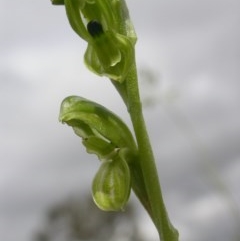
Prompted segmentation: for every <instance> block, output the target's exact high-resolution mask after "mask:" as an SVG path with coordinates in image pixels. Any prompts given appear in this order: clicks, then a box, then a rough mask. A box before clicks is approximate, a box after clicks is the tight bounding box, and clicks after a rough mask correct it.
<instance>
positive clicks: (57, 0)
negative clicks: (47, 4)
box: [51, 0, 64, 5]
mask: <svg viewBox="0 0 240 241" xmlns="http://www.w3.org/2000/svg"><path fill="white" fill-rule="evenodd" d="M51 1H52V4H53V5H64V0H51Z"/></svg>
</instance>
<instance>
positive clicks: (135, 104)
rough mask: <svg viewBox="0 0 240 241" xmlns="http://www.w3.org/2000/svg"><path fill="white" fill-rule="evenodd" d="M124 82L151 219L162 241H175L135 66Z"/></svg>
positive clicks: (176, 232)
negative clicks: (143, 109) (147, 127)
mask: <svg viewBox="0 0 240 241" xmlns="http://www.w3.org/2000/svg"><path fill="white" fill-rule="evenodd" d="M125 81H126V82H125V83H126V90H127V96H128V106H127V108H128V112H129V114H130V117H131V120H132V124H133V128H134V132H135V136H136V140H137V144H138V149H139V161H140V167H141V169H142V173H143V179H144V183H145V187H146V191H147V195H148V200H149V202H150V206H151V211H152V213H151V217H152V218H153V222H154V224H155V226H156V228H157V230H158V233H159V236H160V239H161V240H162V241H177V240H178V231H177V230H176V229H175V228H174V227H173V225H172V224H171V222H170V221H169V218H168V214H167V210H166V208H165V204H164V201H163V197H162V192H161V187H160V183H159V178H158V173H157V168H156V165H155V160H154V155H153V151H152V147H151V144H150V141H149V137H148V133H147V130H146V125H145V121H144V117H143V113H142V104H141V101H140V95H139V88H138V77H137V71H136V64H135V63H134V64H133V65H132V68H131V70H130V72H129V75H128V77H127V79H126V80H125Z"/></svg>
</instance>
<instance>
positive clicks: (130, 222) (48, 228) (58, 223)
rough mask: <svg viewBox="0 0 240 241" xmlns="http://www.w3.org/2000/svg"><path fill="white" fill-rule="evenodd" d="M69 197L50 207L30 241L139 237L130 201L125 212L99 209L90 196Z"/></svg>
mask: <svg viewBox="0 0 240 241" xmlns="http://www.w3.org/2000/svg"><path fill="white" fill-rule="evenodd" d="M87 196H88V195H82V197H81V198H80V197H72V198H68V199H67V200H65V201H63V202H62V203H60V204H57V205H56V206H53V207H52V208H50V209H49V210H48V212H47V216H46V220H45V223H44V224H43V227H42V228H41V229H40V230H39V231H37V232H36V234H35V235H34V239H33V240H34V241H82V240H91V241H95V240H96V241H143V239H141V237H140V236H141V235H140V232H139V227H138V224H137V219H136V213H135V210H134V208H133V205H131V204H129V205H128V206H127V207H126V212H103V211H101V210H99V209H98V208H97V207H96V205H95V204H94V203H93V201H92V197H90V196H88V197H87Z"/></svg>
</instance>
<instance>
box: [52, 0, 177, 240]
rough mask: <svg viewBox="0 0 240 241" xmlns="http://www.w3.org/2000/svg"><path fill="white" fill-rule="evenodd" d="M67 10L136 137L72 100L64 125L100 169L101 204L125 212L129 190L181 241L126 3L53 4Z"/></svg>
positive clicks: (164, 233) (95, 188)
mask: <svg viewBox="0 0 240 241" xmlns="http://www.w3.org/2000/svg"><path fill="white" fill-rule="evenodd" d="M52 3H53V4H56V5H57V4H58V5H65V8H66V13H67V17H68V20H69V23H70V25H71V26H72V28H73V30H74V31H75V32H76V33H77V34H78V35H79V36H80V37H81V38H82V39H84V40H85V41H86V42H87V44H88V46H87V50H86V53H85V55H84V60H85V63H86V65H87V67H88V68H89V69H90V70H91V71H92V72H94V73H96V74H98V75H101V76H106V77H109V78H110V80H111V82H112V83H113V85H114V86H115V88H116V89H117V91H118V92H119V94H120V96H121V97H122V99H123V101H124V103H125V105H126V107H127V110H128V112H129V115H130V118H131V121H132V125H133V131H134V135H135V138H134V137H133V135H132V133H131V131H130V130H129V129H128V127H127V126H126V124H125V123H124V122H123V121H122V120H121V119H120V118H119V117H118V116H117V115H115V114H114V113H112V112H111V111H109V110H108V109H106V108H105V107H103V106H101V105H99V104H97V103H95V102H92V101H89V100H87V99H84V98H82V97H78V96H70V97H67V98H66V99H65V100H64V101H63V102H62V105H61V109H60V116H59V120H60V121H62V122H63V123H67V124H68V125H69V126H71V127H72V128H73V130H74V132H75V133H76V134H77V135H78V136H80V137H81V138H82V143H83V145H84V146H85V147H86V149H87V152H88V153H93V154H96V155H97V156H98V158H99V159H100V161H101V166H100V168H99V170H98V172H97V174H96V176H95V178H94V180H93V185H92V192H93V198H94V200H95V202H96V204H97V205H98V206H99V207H100V208H101V209H103V210H106V211H110V210H113V211H116V210H122V209H123V208H124V206H125V204H126V203H127V200H128V198H129V193H130V189H131V187H132V189H133V190H134V192H135V194H136V195H137V197H138V198H139V200H140V201H141V203H142V204H143V206H144V207H145V209H146V210H147V212H148V213H149V215H150V217H151V218H152V221H153V222H154V224H155V226H156V228H157V230H158V232H159V237H160V238H161V239H162V241H177V240H178V232H177V230H176V229H175V228H174V227H173V225H172V224H171V222H170V220H169V218H168V214H167V210H166V208H165V204H164V200H163V197H162V192H161V187H160V183H159V179H158V173H157V168H156V165H155V158H154V155H153V151H152V148H151V143H150V140H149V137H148V133H147V129H146V126H145V121H144V117H143V113H142V105H141V99H140V95H139V88H138V76H137V70H136V64H135V53H134V46H135V43H136V40H137V38H136V34H135V31H134V28H133V25H132V23H131V21H130V18H129V14H128V10H127V7H126V4H125V1H124V0H64V1H63V0H52Z"/></svg>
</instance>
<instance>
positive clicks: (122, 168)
mask: <svg viewBox="0 0 240 241" xmlns="http://www.w3.org/2000/svg"><path fill="white" fill-rule="evenodd" d="M130 191H131V176H130V171H129V167H128V164H127V163H126V161H125V160H123V159H121V158H120V157H119V156H116V157H115V158H114V159H111V160H108V161H105V162H103V163H102V164H101V166H100V168H99V170H98V172H97V173H96V175H95V177H94V179H93V183H92V195H93V200H94V202H95V203H96V205H97V206H98V207H99V208H100V209H102V210H104V211H119V210H123V209H124V207H125V205H126V203H127V201H128V199H129V195H130Z"/></svg>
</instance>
